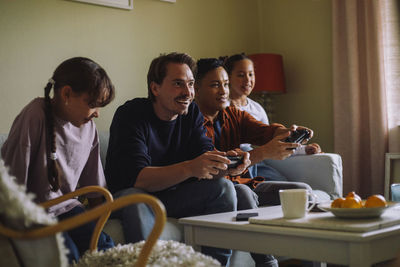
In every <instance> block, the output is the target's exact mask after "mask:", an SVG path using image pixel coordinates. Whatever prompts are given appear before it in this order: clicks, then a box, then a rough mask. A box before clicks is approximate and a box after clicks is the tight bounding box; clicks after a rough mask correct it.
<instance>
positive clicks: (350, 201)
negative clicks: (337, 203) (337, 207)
mask: <svg viewBox="0 0 400 267" xmlns="http://www.w3.org/2000/svg"><path fill="white" fill-rule="evenodd" d="M362 206H363V205H362V201H361V199H358V198H356V197H346V199H345V200H344V201H343V203H342V208H352V209H354V208H362Z"/></svg>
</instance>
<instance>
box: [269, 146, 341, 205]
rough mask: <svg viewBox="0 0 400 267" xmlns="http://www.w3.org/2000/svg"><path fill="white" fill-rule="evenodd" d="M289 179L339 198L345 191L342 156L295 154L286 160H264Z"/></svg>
mask: <svg viewBox="0 0 400 267" xmlns="http://www.w3.org/2000/svg"><path fill="white" fill-rule="evenodd" d="M264 163H265V164H267V165H270V166H271V167H273V168H275V169H276V170H278V171H279V172H280V173H282V174H283V175H284V176H285V177H286V178H287V179H288V180H289V181H293V182H304V183H307V184H309V185H310V186H311V187H312V188H313V189H314V190H321V191H324V192H326V193H328V195H329V196H330V198H332V199H333V198H337V197H341V196H342V193H343V192H342V191H343V167H342V158H341V157H340V155H338V154H333V153H322V154H314V155H295V156H292V157H289V158H287V159H285V160H264Z"/></svg>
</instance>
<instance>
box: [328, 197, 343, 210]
mask: <svg viewBox="0 0 400 267" xmlns="http://www.w3.org/2000/svg"><path fill="white" fill-rule="evenodd" d="M344 200H345V199H344V198H342V197H341V198H337V199H335V200H334V201H332V203H331V208H341V207H342V205H343V202H344Z"/></svg>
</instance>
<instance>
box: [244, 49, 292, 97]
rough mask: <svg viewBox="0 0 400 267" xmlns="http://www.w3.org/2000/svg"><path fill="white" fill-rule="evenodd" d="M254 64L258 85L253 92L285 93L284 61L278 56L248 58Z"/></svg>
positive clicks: (261, 55)
mask: <svg viewBox="0 0 400 267" xmlns="http://www.w3.org/2000/svg"><path fill="white" fill-rule="evenodd" d="M248 57H249V58H250V59H251V60H252V61H253V63H254V71H255V75H256V84H255V86H254V89H253V91H255V92H268V93H285V92H286V90H285V76H284V73H283V59H282V56H281V55H277V54H253V55H249V56H248Z"/></svg>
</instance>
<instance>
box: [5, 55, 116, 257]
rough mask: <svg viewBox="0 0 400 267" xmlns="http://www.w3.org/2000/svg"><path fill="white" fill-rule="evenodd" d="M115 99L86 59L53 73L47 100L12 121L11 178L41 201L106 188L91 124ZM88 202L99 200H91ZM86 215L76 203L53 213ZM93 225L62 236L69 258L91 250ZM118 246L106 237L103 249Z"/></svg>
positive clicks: (107, 80)
mask: <svg viewBox="0 0 400 267" xmlns="http://www.w3.org/2000/svg"><path fill="white" fill-rule="evenodd" d="M113 98H114V86H113V85H112V83H111V80H110V78H109V77H108V75H107V73H106V72H105V70H104V69H103V68H102V67H101V66H99V65H98V64H97V63H96V62H94V61H92V60H90V59H88V58H83V57H75V58H70V59H67V60H65V61H64V62H62V63H61V64H60V65H59V66H58V67H57V68H56V70H55V71H54V74H53V76H52V77H51V78H50V79H49V81H48V83H47V85H46V87H45V88H44V98H40V97H39V98H35V99H34V100H32V101H31V102H30V103H29V104H28V105H27V106H25V107H24V108H23V110H22V111H21V112H20V114H19V115H18V116H17V117H16V119H15V120H14V123H13V125H12V127H11V130H10V132H9V136H8V139H7V140H6V142H5V143H4V145H3V147H2V149H1V156H2V158H3V160H4V162H5V165H6V166H8V167H9V171H10V174H12V175H14V176H15V177H16V178H17V181H18V182H19V183H20V184H24V185H26V187H27V191H28V192H32V193H34V194H35V195H36V199H35V201H36V202H38V203H40V202H43V201H46V200H50V199H53V198H56V197H59V196H62V195H63V194H65V193H68V192H72V191H75V190H76V189H77V187H78V184H79V186H80V187H83V186H89V185H100V186H105V185H106V183H105V178H104V172H103V168H102V165H101V161H100V150H99V147H100V145H99V137H98V133H97V130H96V126H95V124H94V122H93V121H92V119H93V118H97V117H98V116H99V108H100V107H104V106H105V105H107V104H108V103H110V102H111V101H112V99H113ZM88 197H90V198H89V204H92V205H94V204H95V203H99V202H100V201H101V199H100V198H98V196H96V195H95V196H88ZM83 211H84V208H83V206H82V205H81V203H80V202H79V201H78V200H75V199H72V200H69V201H66V202H63V203H61V204H59V205H56V206H53V207H51V208H50V209H49V212H50V213H52V214H54V215H55V216H57V217H58V218H59V219H65V218H68V217H70V216H74V215H76V214H78V213H81V212H83ZM93 229H94V223H89V224H86V225H83V226H81V227H79V228H76V229H74V230H72V231H69V232H68V233H64V237H65V240H66V244H67V246H68V248H69V250H70V255H69V257H70V260H71V261H72V260H76V261H77V260H78V258H79V256H80V255H82V253H84V252H85V251H86V250H87V249H88V248H89V243H90V237H91V233H92V232H93ZM112 246H114V243H113V241H112V240H111V239H110V237H109V236H107V235H106V234H105V233H102V235H101V236H100V239H99V245H98V248H99V249H107V248H109V247H112Z"/></svg>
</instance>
